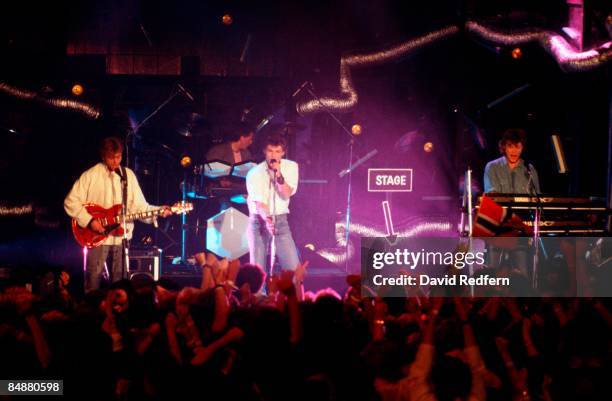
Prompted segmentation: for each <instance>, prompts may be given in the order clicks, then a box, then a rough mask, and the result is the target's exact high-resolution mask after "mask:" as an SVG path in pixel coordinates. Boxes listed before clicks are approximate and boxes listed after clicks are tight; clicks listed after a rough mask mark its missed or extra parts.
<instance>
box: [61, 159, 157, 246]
mask: <svg viewBox="0 0 612 401" xmlns="http://www.w3.org/2000/svg"><path fill="white" fill-rule="evenodd" d="M126 170H127V176H128V199H127V205H128V208H127V209H128V213H135V212H143V211H149V210H152V209H156V208H157V207H156V206H152V205H149V204H148V203H147V201H146V199H145V197H144V195H143V193H142V190H141V189H140V185H139V184H138V180H137V179H136V175H135V174H134V172H133V171H132V170H130V169H129V168H128V169H126ZM121 191H122V189H121V178H119V175H118V174H116V173H114V172H112V171H109V170H108V168H107V167H106V165H104V163H98V164H96V165H95V166H93V167H92V168H90V169H89V170H87V171H85V172H84V173H83V174H81V176H80V177H79V179H78V180H77V181H76V182H75V183H74V185H73V186H72V189H71V190H70V193H69V194H68V196H66V199H65V200H64V209H65V210H66V213H68V216H70V217H72V218H74V219H75V220H76V221H77V223H78V225H79V226H81V227H86V226H87V224H89V222H90V221H91V219H92V216H91V215H90V214H89V213H87V210H86V209H85V207H83V204H85V203H89V202H91V203H96V204H98V205H100V206H102V207H104V208H109V207H111V206H113V205H117V204H121V196H122V193H121ZM126 226H127V230H128V231H127V234H128V235H127V237H128V239H131V238H132V231H133V230H134V223H127V224H126ZM122 238H123V237H115V236H109V237H108V238H107V239H106V240H105V241H104V242H103V243H102V245H120V244H121V240H122Z"/></svg>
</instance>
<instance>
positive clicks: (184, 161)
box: [181, 155, 191, 168]
mask: <svg viewBox="0 0 612 401" xmlns="http://www.w3.org/2000/svg"><path fill="white" fill-rule="evenodd" d="M189 166H191V156H188V155H185V156H183V157H181V167H183V168H189Z"/></svg>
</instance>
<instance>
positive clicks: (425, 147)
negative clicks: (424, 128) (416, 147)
mask: <svg viewBox="0 0 612 401" xmlns="http://www.w3.org/2000/svg"><path fill="white" fill-rule="evenodd" d="M433 149H434V145H433V142H425V144H424V145H423V150H424V151H425V152H427V153H431V152H432V151H433Z"/></svg>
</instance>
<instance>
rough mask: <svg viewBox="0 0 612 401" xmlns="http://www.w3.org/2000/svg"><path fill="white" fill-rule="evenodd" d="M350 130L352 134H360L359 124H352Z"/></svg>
mask: <svg viewBox="0 0 612 401" xmlns="http://www.w3.org/2000/svg"><path fill="white" fill-rule="evenodd" d="M351 132H352V133H353V135H361V125H359V124H353V126H352V127H351Z"/></svg>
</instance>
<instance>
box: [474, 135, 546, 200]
mask: <svg viewBox="0 0 612 401" xmlns="http://www.w3.org/2000/svg"><path fill="white" fill-rule="evenodd" d="M526 140H527V136H526V134H525V131H523V130H522V129H516V128H511V129H507V130H506V131H504V133H503V134H502V138H501V139H500V141H499V152H500V153H501V154H502V156H501V157H500V158H498V159H495V160H492V161H490V162H489V163H487V166H486V167H485V172H484V187H485V188H484V190H485V192H486V193H490V192H496V193H505V194H539V193H541V192H540V182H539V179H538V173H537V171H536V170H535V168H534V167H533V165H531V164H528V163H526V162H525V161H524V160H523V159H522V158H521V154H522V153H523V150H524V148H525V145H526Z"/></svg>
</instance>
